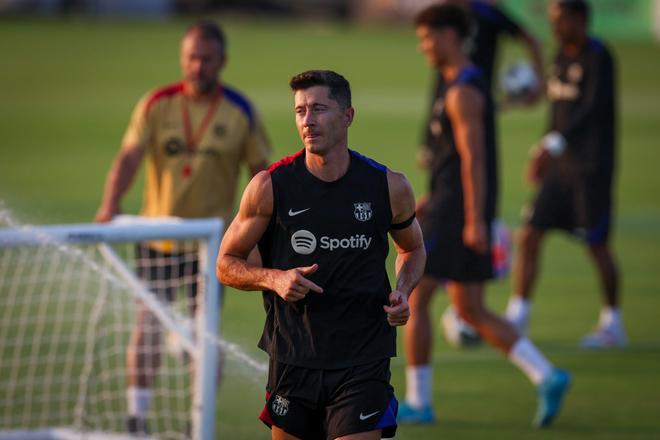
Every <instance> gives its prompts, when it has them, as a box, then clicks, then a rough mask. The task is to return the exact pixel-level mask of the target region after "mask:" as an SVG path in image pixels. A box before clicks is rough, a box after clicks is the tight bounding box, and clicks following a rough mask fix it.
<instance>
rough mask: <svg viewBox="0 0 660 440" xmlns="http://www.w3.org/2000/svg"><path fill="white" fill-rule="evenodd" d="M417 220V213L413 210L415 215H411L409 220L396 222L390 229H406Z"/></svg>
mask: <svg viewBox="0 0 660 440" xmlns="http://www.w3.org/2000/svg"><path fill="white" fill-rule="evenodd" d="M413 220H415V213H414V212H413V215H411V216H410V218H409V219H408V220H404V221H402V222H401V223H395V224H392V225H390V229H406V228H407V227H408V226H410V225H411V224H412V222H413Z"/></svg>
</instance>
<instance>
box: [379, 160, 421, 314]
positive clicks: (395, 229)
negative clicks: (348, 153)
mask: <svg viewBox="0 0 660 440" xmlns="http://www.w3.org/2000/svg"><path fill="white" fill-rule="evenodd" d="M387 182H388V186H389V192H390V201H391V202H390V203H391V207H392V226H391V229H390V235H391V237H392V240H393V241H394V247H395V249H396V253H397V256H396V262H395V270H396V288H395V290H393V291H392V292H391V293H390V297H389V305H386V306H383V310H385V312H386V313H387V321H388V322H389V324H390V325H391V326H399V325H405V324H406V322H408V318H410V309H409V307H408V296H410V293H411V292H412V290H413V289H414V288H415V286H416V285H417V283H418V282H419V279H420V278H421V277H422V274H423V273H424V265H425V264H426V250H425V249H424V241H423V239H422V230H421V228H420V227H419V223H418V222H417V219H416V218H415V195H414V194H413V190H412V187H411V186H410V182H409V181H408V179H407V178H406V176H404V175H403V174H401V173H397V172H393V171H390V170H388V171H387Z"/></svg>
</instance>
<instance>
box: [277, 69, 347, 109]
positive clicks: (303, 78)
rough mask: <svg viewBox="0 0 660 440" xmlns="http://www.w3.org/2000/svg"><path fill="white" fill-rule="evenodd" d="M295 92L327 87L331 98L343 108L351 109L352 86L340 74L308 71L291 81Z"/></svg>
mask: <svg viewBox="0 0 660 440" xmlns="http://www.w3.org/2000/svg"><path fill="white" fill-rule="evenodd" d="M289 86H290V87H291V90H293V91H294V92H295V91H297V90H306V89H309V88H310V87H314V86H325V87H328V88H329V89H330V98H332V99H334V100H335V101H337V103H338V104H339V106H340V107H341V108H344V109H346V108H349V107H351V86H350V84H349V83H348V81H347V80H346V78H344V77H343V76H341V75H340V74H338V73H337V72H333V71H332V70H308V71H306V72H302V73H299V74H298V75H295V76H294V77H293V78H291V80H290V81H289Z"/></svg>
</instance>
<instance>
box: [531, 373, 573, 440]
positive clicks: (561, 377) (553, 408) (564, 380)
mask: <svg viewBox="0 0 660 440" xmlns="http://www.w3.org/2000/svg"><path fill="white" fill-rule="evenodd" d="M570 384H571V376H570V374H568V372H567V371H564V370H560V369H558V368H555V369H554V370H552V374H551V375H550V377H548V378H547V379H545V380H544V381H543V382H541V383H540V384H539V385H538V388H537V392H538V402H539V406H538V409H537V410H536V417H534V426H535V427H536V428H544V427H546V426H549V425H550V424H551V423H552V421H553V420H554V418H555V416H557V413H558V412H559V408H560V407H561V401H562V399H563V397H564V395H565V394H566V392H567V391H568V388H569V387H570Z"/></svg>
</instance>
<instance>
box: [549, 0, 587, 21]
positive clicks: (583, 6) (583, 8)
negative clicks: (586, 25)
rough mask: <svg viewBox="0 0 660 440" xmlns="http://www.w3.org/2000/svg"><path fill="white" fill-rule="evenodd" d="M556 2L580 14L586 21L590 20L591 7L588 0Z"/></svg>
mask: <svg viewBox="0 0 660 440" xmlns="http://www.w3.org/2000/svg"><path fill="white" fill-rule="evenodd" d="M555 4H556V5H557V6H559V7H560V8H561V9H564V10H566V11H568V12H570V13H571V14H575V15H579V16H580V17H582V18H583V19H584V21H589V16H590V15H591V8H590V7H589V3H587V1H586V0H555Z"/></svg>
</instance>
